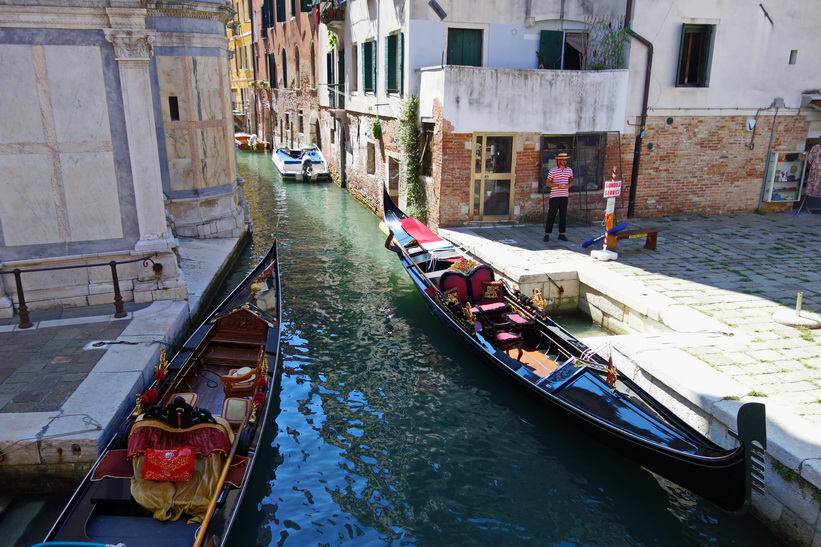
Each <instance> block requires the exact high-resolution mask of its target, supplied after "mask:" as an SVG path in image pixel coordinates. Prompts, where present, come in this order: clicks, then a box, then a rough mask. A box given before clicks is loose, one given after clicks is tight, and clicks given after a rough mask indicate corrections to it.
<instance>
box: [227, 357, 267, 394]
mask: <svg viewBox="0 0 821 547" xmlns="http://www.w3.org/2000/svg"><path fill="white" fill-rule="evenodd" d="M264 370H267V359H266V357H265V349H264V348H260V349H259V353H258V355H257V359H256V363H255V364H254V365H253V366H244V367H240V368H235V369H232V370H230V371H229V372H228V374H227V375H225V376H222V377H220V379H221V380H222V388H223V392H224V393H225V396H226V397H250V396H252V395H253V394H254V392H255V391H256V387H257V380H258V379H259V377H260V376H261V375H263V374H265V372H263V371H264Z"/></svg>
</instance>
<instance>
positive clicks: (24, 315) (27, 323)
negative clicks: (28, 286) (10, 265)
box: [12, 268, 34, 329]
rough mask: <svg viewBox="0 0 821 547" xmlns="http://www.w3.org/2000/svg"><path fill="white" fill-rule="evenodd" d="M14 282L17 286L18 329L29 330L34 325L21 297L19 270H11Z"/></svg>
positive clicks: (21, 281) (24, 299)
mask: <svg viewBox="0 0 821 547" xmlns="http://www.w3.org/2000/svg"><path fill="white" fill-rule="evenodd" d="M12 273H14V282H15V283H16V284H17V313H18V314H20V328H21V329H30V328H31V327H33V326H34V325H33V324H32V322H31V320H30V319H29V308H28V306H26V297H25V296H24V295H23V280H22V278H21V277H20V273H21V272H20V268H15V269H14V270H12Z"/></svg>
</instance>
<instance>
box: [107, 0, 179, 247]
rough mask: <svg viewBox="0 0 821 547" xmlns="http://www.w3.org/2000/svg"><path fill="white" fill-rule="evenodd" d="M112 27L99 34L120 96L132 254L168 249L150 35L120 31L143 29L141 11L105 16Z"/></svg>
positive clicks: (112, 13)
mask: <svg viewBox="0 0 821 547" xmlns="http://www.w3.org/2000/svg"><path fill="white" fill-rule="evenodd" d="M109 18H110V19H111V23H112V26H113V27H117V28H110V29H103V31H104V32H105V37H106V40H108V41H109V42H111V43H112V44H114V52H115V56H116V60H117V65H118V67H119V70H120V85H121V87H122V94H123V108H124V111H125V126H126V133H127V135H128V151H129V157H130V158H131V175H132V179H133V181H134V199H135V203H136V206H137V222H138V224H139V230H140V240H139V242H138V243H137V245H136V250H139V251H153V250H164V249H168V248H169V247H171V246H172V244H171V242H170V241H169V237H168V236H169V234H168V228H167V226H166V222H165V203H164V200H163V191H162V177H161V175H160V157H159V151H158V148H157V131H156V125H155V124H154V104H153V102H152V100H151V97H152V94H151V77H150V73H149V70H148V63H149V59H150V57H151V54H152V44H153V42H154V31H153V30H146V29H145V28H120V26H121V25H123V24H128V25H132V26H136V25H137V24H139V23H140V22H142V25H144V24H145V11H144V10H112V9H110V10H109Z"/></svg>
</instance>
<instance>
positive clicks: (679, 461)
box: [383, 193, 767, 512]
mask: <svg viewBox="0 0 821 547" xmlns="http://www.w3.org/2000/svg"><path fill="white" fill-rule="evenodd" d="M383 207H384V209H383V212H384V222H383V229H384V231H385V233H386V234H388V238H387V240H386V242H385V247H386V248H387V249H388V250H390V251H393V252H394V253H396V255H397V257H398V258H399V261H400V262H401V264H402V267H403V268H405V271H407V273H408V275H409V276H410V278H411V280H412V281H413V284H414V285H415V286H416V288H417V289H418V290H419V293H420V294H421V295H422V298H423V299H424V301H425V303H426V304H427V306H428V308H430V310H431V311H432V312H433V314H434V315H435V316H436V317H437V318H438V319H439V320H440V321H441V322H442V323H443V324H444V325H445V326H446V327H447V328H448V329H449V330H450V331H451V332H452V333H453V334H454V335H455V336H456V337H457V338H458V339H459V340H460V341H461V342H462V343H464V344H465V345H466V346H468V347H469V348H471V349H472V350H473V352H474V353H475V354H476V355H478V356H479V357H480V358H481V359H482V360H483V361H484V362H485V363H486V364H488V365H489V366H490V367H492V368H493V369H494V370H496V371H497V372H499V373H501V374H502V375H503V376H505V377H506V378H508V379H510V380H512V381H513V383H514V384H515V385H517V386H519V387H521V388H524V389H525V390H526V391H528V392H530V393H531V394H533V395H535V396H536V397H538V398H539V399H540V400H541V401H543V402H544V403H545V404H546V405H547V407H548V408H549V409H550V410H551V411H555V412H557V413H559V414H561V415H563V416H564V417H565V418H566V419H568V420H569V421H571V422H572V423H575V424H576V425H577V426H578V427H579V429H580V430H583V431H585V432H586V433H588V434H590V435H591V436H593V437H594V438H596V439H598V440H600V441H601V442H603V443H605V444H607V445H608V446H610V447H611V448H613V449H614V450H616V451H617V452H620V453H621V454H623V455H625V456H626V457H628V458H630V459H631V460H633V461H635V462H636V463H638V464H639V465H640V466H642V467H644V468H646V469H649V470H651V471H653V472H655V473H657V474H659V475H661V476H663V477H665V478H666V479H668V480H670V481H672V482H674V483H676V484H678V485H680V486H682V487H684V488H686V489H688V490H690V491H692V492H694V493H696V494H698V495H700V496H701V497H703V498H705V499H706V500H708V501H710V502H712V503H714V504H715V505H717V506H718V507H720V508H722V509H724V510H727V511H731V512H740V511H742V510H744V509H746V508H747V506H748V502H749V499H750V492H751V488H753V487H755V488H756V489H759V490H762V491H763V449H766V442H767V441H766V418H765V408H764V405H762V404H760V403H747V404H743V405H740V408H739V410H738V417H737V421H738V429H739V431H738V434H735V433H731V434H732V435H733V436H735V437H736V438H737V439H738V440H739V441H740V442H739V446H738V447H736V448H732V449H725V448H722V447H721V446H718V445H717V444H715V443H713V442H712V441H711V440H709V439H708V438H706V437H705V436H704V435H702V434H701V433H700V432H698V431H697V430H695V429H694V428H693V427H691V426H689V425H688V424H687V423H686V422H684V420H682V419H681V418H679V417H678V416H676V415H675V414H674V413H673V412H672V411H670V410H669V409H668V408H666V407H665V406H664V405H662V404H661V403H660V402H659V401H657V400H656V399H654V398H653V397H652V396H651V395H650V394H648V393H647V392H646V391H645V390H644V389H642V388H641V387H639V386H638V385H637V384H636V383H635V382H633V381H632V380H631V379H630V378H627V377H623V376H619V375H618V371H617V370H616V369H615V368H614V367H613V366H612V364H611V363H609V362H608V360H607V359H605V358H604V357H603V356H601V355H599V354H597V353H595V352H593V351H592V350H590V349H589V348H588V347H587V346H585V345H584V344H583V343H582V342H580V341H579V340H578V339H577V338H575V337H574V336H573V335H572V334H570V333H569V332H567V331H566V330H565V329H564V328H562V327H561V326H559V325H558V324H557V323H556V322H555V321H553V320H552V319H551V318H550V317H548V316H547V314H546V313H544V302H543V301H542V300H541V298H540V295H538V294H534V295H533V297H528V296H526V295H523V294H521V293H520V292H519V291H518V290H515V289H513V288H512V287H511V286H510V285H509V284H508V283H507V282H505V281H503V280H497V279H495V275H494V271H493V270H492V269H491V268H490V267H489V266H487V265H483V264H478V263H477V262H475V261H473V260H470V259H469V258H467V257H466V256H464V253H462V252H461V251H460V250H459V249H457V248H455V247H454V246H453V245H451V244H450V243H449V242H447V241H445V240H443V239H441V238H440V237H439V236H437V235H436V234H434V233H433V232H432V231H431V230H430V229H428V228H427V226H425V225H424V224H423V223H421V222H419V221H418V220H416V219H414V218H411V217H408V216H407V215H405V214H404V213H403V212H402V211H401V210H400V209H399V208H398V207H397V206H396V205H395V204H394V203H393V201H392V199H391V198H390V196H389V195H388V194H387V193H385V196H384V205H383Z"/></svg>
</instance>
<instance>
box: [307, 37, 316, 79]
mask: <svg viewBox="0 0 821 547" xmlns="http://www.w3.org/2000/svg"><path fill="white" fill-rule="evenodd" d="M308 80H309V81H310V82H311V88H314V87H316V45H315V44H314V41H313V40H311V74H310V75H309V76H308Z"/></svg>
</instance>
